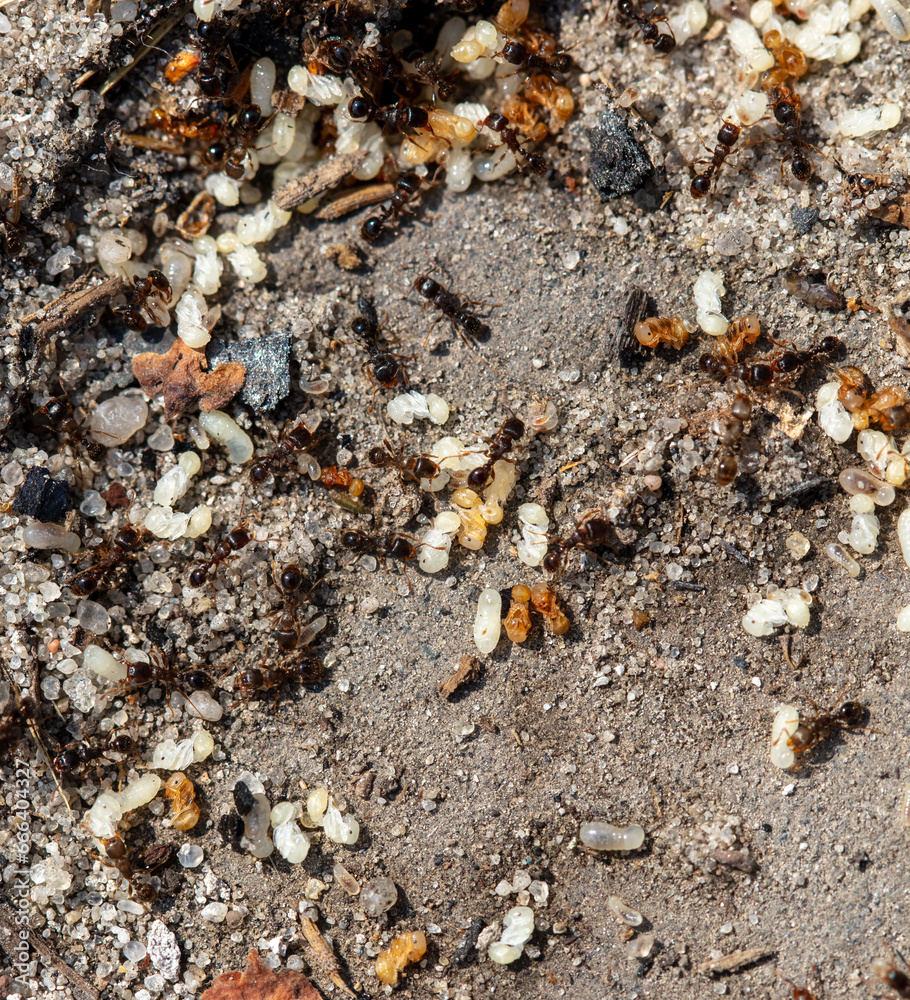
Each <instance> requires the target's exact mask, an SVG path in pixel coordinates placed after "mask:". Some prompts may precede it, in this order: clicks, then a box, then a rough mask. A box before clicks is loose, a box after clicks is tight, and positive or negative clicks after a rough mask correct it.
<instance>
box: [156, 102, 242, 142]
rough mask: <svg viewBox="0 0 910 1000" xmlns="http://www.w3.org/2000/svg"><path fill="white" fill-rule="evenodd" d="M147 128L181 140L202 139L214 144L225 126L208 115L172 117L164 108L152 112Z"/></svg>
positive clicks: (190, 114)
mask: <svg viewBox="0 0 910 1000" xmlns="http://www.w3.org/2000/svg"><path fill="white" fill-rule="evenodd" d="M146 127H147V128H152V129H155V130H156V131H158V132H165V133H166V134H167V135H170V136H174V137H177V138H180V139H201V140H202V141H203V142H212V141H213V140H214V139H216V138H217V137H218V136H220V135H221V133H222V131H223V126H222V125H221V124H220V123H219V122H216V121H213V120H212V119H211V118H209V117H208V115H201V114H198V113H195V112H190V111H188V112H186V114H183V115H172V114H170V113H169V112H167V111H165V110H164V108H155V109H154V110H153V111H152V113H151V114H150V115H149V120H148V122H147V123H146Z"/></svg>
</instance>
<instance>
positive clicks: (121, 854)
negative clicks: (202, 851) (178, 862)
mask: <svg viewBox="0 0 910 1000" xmlns="http://www.w3.org/2000/svg"><path fill="white" fill-rule="evenodd" d="M99 839H100V840H101V844H102V846H103V847H104V854H105V856H104V857H100V856H98V855H95V857H97V858H98V860H99V861H101V863H102V864H105V865H108V866H109V867H111V868H116V869H117V871H118V872H119V873H120V875H121V876H122V877H123V878H124V879H126V881H127V883H128V884H129V887H130V896H131V897H132V898H134V899H138V900H139V902H140V903H145V904H149V903H154V902H155V900H156V899H157V898H158V890H157V889H156V888H155V887H154V886H153V885H152V884H151V882H138V881H136V876H137V875H138V874H140V873H141V874H144V875H146V876H148V875H151V873H152V872H153V871H155V869H157V868H160V867H161V866H162V865H166V864H167V863H168V861H170V860H171V858H172V857H173V854H174V845H173V844H154V845H153V846H152V847H150V848H148V850H145V851H143V852H142V854H141V855H140V856H139V861H138V862H136V861H131V860H130V858H129V855H128V853H127V849H126V844H124V842H123V839H122V837H121V836H120V834H119V833H118V834H115V835H114V836H113V837H101V838H99Z"/></svg>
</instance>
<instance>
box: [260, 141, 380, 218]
mask: <svg viewBox="0 0 910 1000" xmlns="http://www.w3.org/2000/svg"><path fill="white" fill-rule="evenodd" d="M366 158H367V151H366V150H365V149H358V150H355V151H354V152H353V153H338V154H337V155H335V156H332V157H330V158H329V159H328V160H323V161H322V163H320V164H319V166H318V167H316V168H315V169H313V170H311V171H310V172H309V173H308V174H304V175H303V177H295V178H294V179H293V180H292V181H288V182H287V184H285V185H284V187H280V188H278V190H277V191H276V192H275V193H274V194H273V195H272V201H274V202H275V204H276V205H277V206H278V207H279V208H280V209H283V210H284V211H285V212H290V211H291V209H292V208H297V206H298V205H303V204H304V203H305V202H308V201H309V200H310V199H311V198H315V197H316V195H317V194H322V192H323V191H328V190H329V188H333V187H335V185H336V184H340V183H341V182H342V181H343V180H344V179H345V177H347V176H348V175H349V174H352V173H354V171H355V170H356V169H357V168H358V167H359V166H360V164H361V163H363V161H364V160H365V159H366Z"/></svg>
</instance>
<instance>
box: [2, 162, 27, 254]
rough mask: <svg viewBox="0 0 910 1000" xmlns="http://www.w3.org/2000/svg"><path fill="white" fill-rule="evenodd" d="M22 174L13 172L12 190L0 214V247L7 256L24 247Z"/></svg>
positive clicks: (16, 252) (20, 250)
mask: <svg viewBox="0 0 910 1000" xmlns="http://www.w3.org/2000/svg"><path fill="white" fill-rule="evenodd" d="M22 201H23V194H22V174H21V173H20V172H19V171H18V170H16V172H15V173H14V174H13V190H12V193H11V194H10V196H9V200H8V202H7V207H6V210H5V211H4V212H3V214H2V215H0V249H2V250H3V252H4V253H5V254H6V256H7V257H18V256H19V254H21V253H22V250H23V248H24V247H25V226H24V225H23V224H22V222H21V221H20V220H21V218H22Z"/></svg>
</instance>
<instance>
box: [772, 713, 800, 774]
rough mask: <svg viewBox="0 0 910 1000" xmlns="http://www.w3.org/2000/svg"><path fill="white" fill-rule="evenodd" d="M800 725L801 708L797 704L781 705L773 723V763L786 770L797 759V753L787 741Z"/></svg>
mask: <svg viewBox="0 0 910 1000" xmlns="http://www.w3.org/2000/svg"><path fill="white" fill-rule="evenodd" d="M798 725H799V710H798V709H797V708H796V706H795V705H781V706H780V708H779V709H778V710H777V715H775V716H774V721H773V722H772V723H771V763H772V764H773V765H774V766H775V767H779V768H780V769H781V770H783V771H786V770H788V769H789V768H791V767H792V766H793V764H794V762H795V760H796V754H794V753H793V750H792V749H791V748H790V747H789V746H788V745H787V741H788V740H789V739H790V737H791V736H792V735H793V734H794V733H795V732H796V727H797V726H798Z"/></svg>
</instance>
